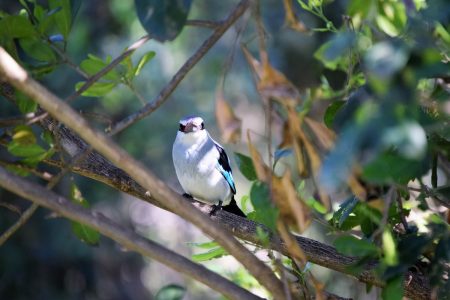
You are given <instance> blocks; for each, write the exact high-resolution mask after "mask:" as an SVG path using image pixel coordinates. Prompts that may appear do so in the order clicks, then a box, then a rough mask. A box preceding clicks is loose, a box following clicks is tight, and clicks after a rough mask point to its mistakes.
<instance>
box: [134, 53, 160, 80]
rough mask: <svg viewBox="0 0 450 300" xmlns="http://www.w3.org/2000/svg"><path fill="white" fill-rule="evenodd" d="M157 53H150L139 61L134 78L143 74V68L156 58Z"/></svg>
mask: <svg viewBox="0 0 450 300" xmlns="http://www.w3.org/2000/svg"><path fill="white" fill-rule="evenodd" d="M155 54H156V53H155V51H149V52H147V53H145V54H144V55H142V57H141V59H140V60H139V62H138V64H137V66H136V68H135V70H134V76H138V75H139V73H141V70H142V68H143V67H144V66H145V65H146V64H147V63H148V62H149V61H150V60H152V58H153V57H155Z"/></svg>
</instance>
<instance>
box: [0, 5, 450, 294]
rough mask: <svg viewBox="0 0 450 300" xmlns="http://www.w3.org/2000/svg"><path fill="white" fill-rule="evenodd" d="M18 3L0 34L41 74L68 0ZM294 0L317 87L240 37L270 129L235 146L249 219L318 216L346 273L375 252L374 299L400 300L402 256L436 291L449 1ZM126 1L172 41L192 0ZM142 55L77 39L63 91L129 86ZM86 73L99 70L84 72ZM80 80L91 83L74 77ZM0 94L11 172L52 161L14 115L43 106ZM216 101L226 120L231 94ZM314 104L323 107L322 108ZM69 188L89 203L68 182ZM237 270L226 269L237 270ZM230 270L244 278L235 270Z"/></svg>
mask: <svg viewBox="0 0 450 300" xmlns="http://www.w3.org/2000/svg"><path fill="white" fill-rule="evenodd" d="M19 2H20V5H21V9H20V11H18V12H17V13H15V14H9V13H7V12H5V11H0V45H1V46H2V47H4V48H5V49H6V50H7V52H8V53H10V54H11V55H12V56H13V57H14V59H16V60H17V61H19V62H20V63H21V64H22V65H23V66H25V67H26V68H27V70H28V71H29V72H30V73H31V75H32V76H34V77H36V78H39V79H43V78H45V77H46V76H49V75H51V74H58V73H57V72H60V71H61V67H63V66H66V65H68V64H69V62H70V61H69V58H68V57H69V54H68V52H69V51H68V49H70V48H71V47H73V45H72V44H71V43H70V39H69V37H70V34H71V30H72V28H73V27H74V26H77V23H76V21H75V20H76V15H77V13H78V9H79V7H80V5H81V1H75V0H72V1H70V0H62V1H53V0H51V1H50V0H49V1H48V3H47V5H44V4H42V3H41V2H37V1H31V0H29V1H27V0H21V1H19ZM294 4H295V8H294V9H293V10H291V11H290V13H291V14H294V13H296V14H298V15H299V16H308V17H313V18H315V19H314V21H315V22H316V24H319V25H317V27H315V26H311V28H310V33H309V34H310V35H314V36H316V35H318V36H320V37H321V38H324V37H325V41H323V42H322V43H321V44H320V45H317V47H316V48H317V49H316V50H315V52H314V54H313V56H314V58H315V59H316V62H317V65H318V66H319V68H321V69H320V76H319V77H320V78H318V80H317V82H318V84H317V85H316V86H309V87H308V88H307V89H306V90H300V89H298V88H297V87H296V85H295V84H294V83H293V81H291V80H290V79H289V78H288V76H287V73H288V72H287V70H283V71H281V70H278V69H277V68H276V67H275V66H273V65H272V64H271V60H270V59H269V57H270V55H269V54H270V53H271V52H270V51H267V50H268V49H266V48H265V46H264V43H263V40H264V37H263V36H258V38H259V39H260V43H259V48H258V49H257V50H258V51H259V57H260V58H259V59H258V58H256V56H255V55H254V54H252V51H250V50H248V49H247V48H246V47H243V52H244V55H245V58H246V59H247V62H248V65H249V66H250V70H251V72H252V73H253V74H252V75H253V77H254V78H255V81H256V87H255V89H256V90H257V92H258V93H259V97H260V98H261V102H260V104H259V105H260V106H262V107H263V108H264V109H265V110H266V111H268V112H269V113H268V114H270V117H269V116H268V119H270V120H271V121H270V122H272V123H268V124H266V128H268V130H269V131H271V133H273V132H272V131H275V130H276V129H277V128H282V129H281V130H280V132H279V134H268V135H267V136H269V137H270V138H271V140H268V141H266V143H267V144H269V145H271V146H269V147H268V149H269V150H270V151H271V152H270V153H269V157H268V158H267V159H266V158H265V157H264V156H263V155H262V154H261V153H263V151H262V148H261V147H259V146H260V145H258V143H257V142H253V141H252V138H253V139H254V136H253V135H252V134H251V133H248V135H247V142H246V144H247V147H248V153H249V154H248V155H247V154H244V153H235V155H234V159H235V161H236V164H237V167H238V169H239V170H240V172H241V173H242V175H244V177H245V178H246V179H247V180H248V181H250V183H251V187H250V191H249V192H248V195H245V196H244V197H243V199H249V200H250V202H251V204H252V207H253V211H251V212H250V213H249V214H248V218H249V219H251V220H254V221H257V222H258V223H260V224H262V225H261V226H260V227H259V228H258V235H259V237H260V241H261V244H262V245H268V241H269V236H270V234H271V233H276V232H277V231H278V232H279V233H280V235H281V236H282V237H283V239H286V236H285V235H284V236H283V232H282V229H283V228H285V226H286V227H287V228H289V229H291V230H292V231H294V232H297V233H302V232H304V231H305V230H308V228H309V226H310V225H311V224H312V223H313V220H314V219H318V220H320V221H321V222H322V223H323V224H326V225H327V230H328V233H329V234H332V235H333V236H334V242H333V244H334V246H335V248H336V249H337V251H339V252H340V253H342V254H345V255H348V256H353V257H355V258H356V259H357V261H356V263H355V264H354V266H352V267H353V268H354V270H355V272H356V271H357V269H358V268H361V267H363V266H364V265H365V264H366V263H367V262H371V261H378V262H379V263H378V264H377V266H376V268H375V272H376V276H378V278H379V279H381V280H382V281H384V282H385V283H386V284H385V287H384V288H383V292H382V296H383V299H402V297H403V296H404V280H405V278H404V275H405V272H406V271H407V270H410V269H415V268H416V269H417V268H419V269H420V270H421V273H423V274H424V275H425V276H426V278H427V279H428V280H429V282H430V284H431V285H432V287H433V288H434V287H436V288H437V289H438V291H439V292H438V293H440V294H439V296H438V297H439V299H444V298H445V297H448V295H447V294H446V292H445V291H446V289H447V291H448V284H449V283H448V280H446V279H445V274H447V277H448V261H449V260H450V257H449V253H450V251H449V249H450V231H449V225H448V224H447V222H446V220H445V218H444V214H443V213H442V212H443V211H445V210H447V214H448V207H449V205H450V204H449V199H450V196H449V194H450V193H449V191H450V188H449V178H450V174H449V173H448V169H449V168H448V166H449V161H450V128H449V123H448V119H449V112H448V105H449V101H450V93H449V90H450V88H449V83H448V78H449V76H450V73H449V70H450V68H449V67H448V64H449V53H450V25H449V24H450V22H449V20H450V16H449V12H448V11H446V10H445V9H440V8H444V7H446V6H448V5H446V3H445V1H443V0H442V1H429V2H428V3H426V2H425V1H420V0H416V1H379V0H370V1H357V0H351V1H348V5H347V7H346V11H345V17H344V20H343V21H342V22H341V23H339V22H336V21H334V19H332V18H331V17H330V16H329V14H328V10H327V9H328V7H329V5H331V4H330V3H329V1H321V0H315V1H303V0H298V1H296V2H295V3H294ZM261 5H262V8H263V9H264V4H261ZM135 8H136V13H137V16H136V18H137V19H138V20H139V21H140V23H141V25H142V26H143V28H144V29H145V30H146V31H147V32H148V34H149V35H150V37H152V38H154V39H156V40H157V41H159V42H165V41H172V40H175V39H177V37H178V36H179V34H180V33H181V31H182V30H183V28H184V26H185V24H186V21H187V17H188V14H189V12H190V9H191V1H186V0H185V1H164V4H163V5H161V3H160V1H151V0H148V1H144V0H136V1H135ZM286 10H287V8H286ZM290 16H291V17H292V15H290ZM260 17H261V16H258V15H257V16H256V17H255V18H256V20H257V22H256V26H257V27H258V26H262V24H261V22H263V23H264V22H266V20H264V19H262V20H260V19H258V18H260ZM291 21H292V20H291ZM286 23H287V24H291V23H290V22H286ZM291 25H292V24H291ZM294 29H295V28H294ZM283 30H289V29H288V28H285V29H283ZM260 32H262V30H260ZM297 34H302V33H297ZM268 53H269V54H268ZM155 55H156V53H155V52H154V51H147V52H145V53H144V54H141V56H140V58H139V59H138V60H137V63H135V62H133V60H132V57H131V56H127V57H125V58H124V59H123V60H122V61H120V62H119V63H118V64H117V65H115V66H114V67H113V68H111V69H110V70H109V71H108V72H104V70H105V68H108V67H109V66H110V65H111V64H112V62H113V58H112V56H111V55H106V56H103V57H102V55H98V54H93V53H89V52H88V51H86V52H85V53H83V57H84V58H83V60H82V61H81V63H79V66H77V65H76V66H75V67H74V66H73V65H74V64H69V65H71V66H72V68H74V70H75V71H76V72H77V73H78V75H79V76H81V77H82V79H81V80H80V79H79V78H78V82H77V83H75V84H73V85H72V86H71V92H72V93H75V94H74V95H75V96H80V95H77V94H76V93H77V92H79V93H80V94H81V96H85V97H92V98H98V100H99V101H102V99H103V98H104V97H105V96H106V95H108V94H110V93H112V92H117V93H119V92H120V86H121V85H123V86H125V87H126V88H128V91H129V92H132V93H134V94H135V95H136V96H137V97H138V98H139V95H140V94H139V93H138V92H137V90H136V87H135V80H136V77H137V76H139V75H140V74H142V71H143V69H144V68H145V67H146V66H147V63H148V62H150V61H151V60H152V59H153V58H154V57H155ZM225 72H226V71H225ZM328 72H340V73H339V74H344V75H343V76H344V77H345V83H344V84H343V85H341V86H338V87H336V85H335V84H334V83H333V82H332V79H331V78H329V77H328V76H327V74H328ZM103 73H104V74H103ZM98 74H103V75H102V76H100V78H98V80H96V81H95V82H92V77H94V76H97V75H98ZM86 85H90V86H89V87H88V88H87V89H84V87H85V86H86ZM222 88H223V87H222ZM80 89H84V91H82V92H80ZM11 98H13V102H14V103H15V105H16V106H17V111H18V112H19V113H20V114H21V117H22V119H21V120H22V121H23V120H25V121H24V122H22V123H21V124H19V125H17V124H14V125H12V126H5V130H3V129H1V130H0V134H1V136H2V141H6V142H5V143H4V146H5V148H6V149H7V151H8V155H9V157H8V159H5V160H4V159H3V157H0V160H4V161H5V163H8V164H9V166H8V167H9V169H11V170H13V171H15V172H16V173H19V174H20V175H23V176H28V175H30V169H31V170H34V171H39V167H40V166H41V165H42V164H43V163H44V162H46V160H48V159H50V158H53V159H59V160H61V161H62V162H64V157H63V154H62V153H59V152H60V150H61V148H60V147H61V145H58V143H57V139H58V137H54V136H52V135H51V134H50V133H49V132H47V131H45V130H42V129H41V128H40V127H39V126H38V124H37V123H36V122H35V121H31V120H30V118H29V117H27V116H29V115H32V116H33V117H34V116H36V115H38V114H41V113H42V111H40V110H39V108H38V106H37V105H36V103H35V102H34V101H33V100H32V99H29V98H27V97H26V96H24V95H23V94H22V93H21V92H20V91H17V92H15V94H14V95H13V96H12V97H11ZM9 100H11V99H9ZM221 101H225V100H224V99H222V100H221ZM222 104H223V103H222ZM226 107H227V109H229V110H230V112H229V114H230V116H233V117H234V118H235V115H234V114H233V112H232V108H231V106H230V105H227V106H226ZM314 108H322V111H324V114H323V116H321V115H320V116H318V115H317V113H316V111H315V110H314ZM92 111H93V110H92ZM218 114H220V112H218ZM111 117H115V116H111ZM31 119H32V118H31ZM318 120H319V121H318ZM237 121H239V120H237ZM237 121H236V122H235V124H239V126H241V123H240V122H237ZM235 129H236V128H233V137H236V136H237V135H236V134H237V131H235ZM225 130H229V129H226V128H222V131H225ZM239 132H240V131H239ZM233 140H239V139H237V138H234V139H233ZM272 145H276V147H273V146H272ZM272 148H274V149H272ZM241 152H243V151H242V150H241ZM24 166H25V167H26V168H25V167H24ZM427 173H430V174H431V175H430V176H429V177H430V179H428V178H427V176H426V174H427ZM70 198H71V200H72V201H73V202H74V203H76V204H79V205H81V206H83V207H88V206H89V204H88V202H87V201H86V199H85V198H84V197H83V196H82V193H81V191H80V189H79V188H78V187H77V186H76V185H75V184H72V187H71V197H70ZM89 199H90V198H89ZM241 204H242V206H244V203H241ZM442 204H444V206H441V207H439V205H442ZM436 207H437V208H436ZM415 216H419V217H415ZM415 218H423V221H422V220H421V222H419V220H417V219H415ZM71 227H72V230H73V232H74V234H75V235H76V236H77V237H78V238H79V239H80V240H81V241H84V242H86V243H87V244H89V245H98V243H99V241H100V235H99V233H98V232H96V231H95V230H93V229H91V228H89V227H86V226H85V225H83V224H80V223H75V222H73V223H72V226H71ZM287 244H288V243H287ZM192 246H195V247H200V248H202V249H205V250H206V252H204V253H200V254H195V255H193V256H192V260H193V261H196V262H204V261H209V260H213V259H216V258H219V257H222V256H225V255H228V253H227V252H226V251H225V250H224V249H223V248H221V247H220V246H218V244H216V243H214V242H210V243H204V244H195V243H194V244H193V245H192ZM263 248H264V247H263ZM289 251H290V253H291V254H292V255H291V256H290V257H289V258H285V259H284V260H283V266H284V268H285V269H286V270H288V271H289V272H291V273H292V274H294V276H296V277H297V279H298V280H299V282H305V278H306V281H307V282H308V284H309V285H310V286H314V287H315V288H317V285H315V281H314V280H311V277H310V276H309V273H310V270H309V267H308V268H307V267H305V268H304V271H299V270H300V268H299V267H300V266H302V265H304V263H305V261H302V257H301V255H299V254H298V252H296V249H292V248H290V249H289ZM273 262H276V263H279V262H278V261H276V260H275V259H273ZM274 265H275V263H274ZM423 266H425V267H423ZM275 269H276V268H274V270H275ZM241 272H242V271H241ZM274 272H275V271H274ZM236 274H238V275H239V276H238V275H236ZM236 274H234V275H235V277H236V278H240V277H246V276H247V277H248V276H249V275H248V274H245V275H242V274H241V273H236ZM236 281H239V282H241V283H242V284H243V285H248V286H249V287H250V286H251V287H253V286H255V285H256V284H255V283H254V282H253V281H252V280H250V279H248V278H246V279H243V278H240V279H236ZM184 293H185V288H183V287H181V286H178V285H168V286H165V287H163V288H162V289H161V290H159V292H158V293H157V294H156V299H181V298H182V297H183V295H184Z"/></svg>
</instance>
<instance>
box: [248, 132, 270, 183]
mask: <svg viewBox="0 0 450 300" xmlns="http://www.w3.org/2000/svg"><path fill="white" fill-rule="evenodd" d="M247 140H248V143H247V144H248V150H249V152H250V157H251V158H252V162H253V166H254V167H255V172H256V176H257V177H258V179H259V180H261V181H263V182H268V178H269V174H270V173H271V172H270V168H269V167H268V166H267V165H266V163H265V162H264V161H263V159H262V157H261V154H259V152H258V150H257V149H256V148H255V146H253V144H252V140H251V138H250V130H248V131H247Z"/></svg>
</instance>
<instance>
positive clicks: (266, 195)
mask: <svg viewBox="0 0 450 300" xmlns="http://www.w3.org/2000/svg"><path fill="white" fill-rule="evenodd" d="M250 200H251V202H252V205H253V207H254V209H255V214H254V215H252V217H253V218H254V219H253V220H255V221H257V222H260V223H262V224H264V225H266V226H267V227H269V228H270V229H272V230H274V231H275V229H276V221H277V218H278V209H277V208H276V207H274V206H273V205H272V202H271V201H270V192H269V187H268V186H267V184H265V183H264V182H261V181H255V182H253V185H252V187H251V189H250Z"/></svg>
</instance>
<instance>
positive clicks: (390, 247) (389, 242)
mask: <svg viewBox="0 0 450 300" xmlns="http://www.w3.org/2000/svg"><path fill="white" fill-rule="evenodd" d="M382 241H383V254H384V258H383V261H384V263H385V264H386V265H388V266H395V265H396V264H398V255H397V249H396V244H395V240H394V237H393V236H392V233H391V231H390V230H389V229H385V230H384V231H383V235H382Z"/></svg>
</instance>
